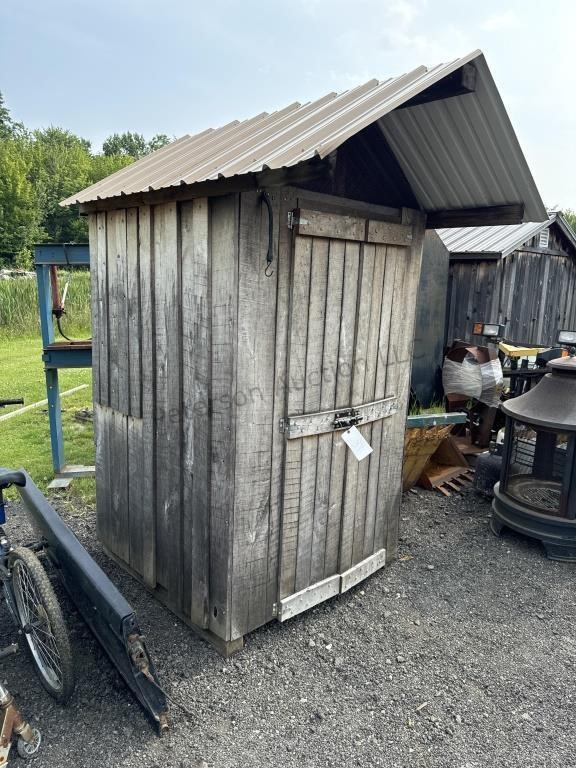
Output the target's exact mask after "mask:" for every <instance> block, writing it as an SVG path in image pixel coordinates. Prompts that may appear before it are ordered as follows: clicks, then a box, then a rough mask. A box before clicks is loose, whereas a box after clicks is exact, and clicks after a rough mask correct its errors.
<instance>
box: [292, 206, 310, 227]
mask: <svg viewBox="0 0 576 768" xmlns="http://www.w3.org/2000/svg"><path fill="white" fill-rule="evenodd" d="M299 224H301V225H302V226H304V225H305V224H308V219H302V218H301V217H300V216H298V210H295V211H288V229H294V227H296V226H298V225H299Z"/></svg>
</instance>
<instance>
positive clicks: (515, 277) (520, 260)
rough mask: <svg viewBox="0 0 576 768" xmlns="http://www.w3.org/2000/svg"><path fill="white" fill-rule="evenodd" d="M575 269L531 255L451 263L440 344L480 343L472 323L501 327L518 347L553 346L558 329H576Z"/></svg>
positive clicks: (561, 259)
mask: <svg viewBox="0 0 576 768" xmlns="http://www.w3.org/2000/svg"><path fill="white" fill-rule="evenodd" d="M575 289H576V263H575V260H574V259H572V258H570V257H569V256H567V255H559V254H557V253H546V252H542V251H538V250H537V249H536V248H534V249H525V250H519V251H515V252H514V253H512V254H510V255H509V256H506V258H503V259H493V260H478V261H476V260H464V261H458V260H456V261H453V262H452V263H451V265H450V277H449V281H448V313H447V327H446V340H447V342H448V343H449V342H451V341H452V340H453V339H467V340H472V341H473V342H474V343H476V344H482V343H485V340H483V339H482V337H479V336H474V335H473V334H472V326H473V324H474V323H475V322H482V321H484V322H490V323H502V324H503V325H505V326H506V338H508V339H510V340H512V341H515V342H517V343H519V344H541V345H542V346H551V345H553V344H555V343H556V339H557V330H558V328H574V327H575V326H576V302H574V291H575Z"/></svg>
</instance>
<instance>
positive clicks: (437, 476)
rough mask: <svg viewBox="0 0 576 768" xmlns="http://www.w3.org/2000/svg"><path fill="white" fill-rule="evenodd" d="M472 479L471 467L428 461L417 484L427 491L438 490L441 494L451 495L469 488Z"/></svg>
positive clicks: (472, 471)
mask: <svg viewBox="0 0 576 768" xmlns="http://www.w3.org/2000/svg"><path fill="white" fill-rule="evenodd" d="M473 479H474V470H473V469H472V468H471V467H468V466H466V467H463V466H462V467H455V466H446V465H445V464H437V463H436V462H434V461H429V462H428V464H427V466H426V468H425V469H424V471H423V472H422V474H421V475H420V480H419V481H418V482H419V485H421V486H422V487H423V488H427V489H428V490H429V491H434V490H435V491H439V493H441V494H442V495H443V496H452V494H453V493H460V492H461V491H463V490H465V489H466V488H470V486H471V485H472V482H473Z"/></svg>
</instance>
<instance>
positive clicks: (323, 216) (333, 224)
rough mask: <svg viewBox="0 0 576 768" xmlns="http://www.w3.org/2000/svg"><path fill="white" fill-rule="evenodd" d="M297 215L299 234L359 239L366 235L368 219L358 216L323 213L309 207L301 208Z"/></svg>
mask: <svg viewBox="0 0 576 768" xmlns="http://www.w3.org/2000/svg"><path fill="white" fill-rule="evenodd" d="M296 216H297V219H298V221H297V224H296V232H297V234H299V235H309V236H314V237H326V238H330V239H335V238H336V239H339V240H359V241H363V240H364V239H365V236H366V219H364V218H360V217H358V216H345V215H342V214H338V213H321V212H320V211H314V210H311V209H307V208H301V209H299V210H298V211H297V212H296Z"/></svg>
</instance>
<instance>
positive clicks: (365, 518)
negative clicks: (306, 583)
mask: <svg viewBox="0 0 576 768" xmlns="http://www.w3.org/2000/svg"><path fill="white" fill-rule="evenodd" d="M365 248H366V249H369V248H370V246H365ZM372 251H373V254H372V258H373V260H374V273H373V279H372V295H371V297H370V319H369V321H368V332H367V334H366V366H365V372H364V393H363V397H362V400H363V402H365V403H369V402H371V401H372V400H374V392H375V388H376V369H377V366H378V341H379V337H380V316H381V310H382V293H383V283H384V271H385V253H386V251H385V248H383V247H382V246H381V245H380V246H376V245H375V246H372ZM375 426H376V425H375V424H374V423H371V424H363V425H362V426H361V428H360V431H361V432H362V434H363V435H364V437H365V439H366V440H367V442H368V443H369V444H370V445H371V446H372V448H374V446H373V445H372V435H373V431H374V427H375ZM369 473H370V457H367V458H366V459H364V460H363V461H361V462H359V464H358V481H357V486H356V500H355V511H354V536H353V544H352V564H353V565H354V564H356V563H359V562H360V561H361V560H363V559H364V558H365V557H367V555H365V554H364V549H365V545H366V543H367V542H366V531H367V530H368V531H373V529H374V522H373V521H374V516H375V499H373V498H372V497H370V498H369V497H368V480H369ZM369 549H370V547H369ZM368 554H370V555H371V554H372V552H371V551H370V552H368Z"/></svg>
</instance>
